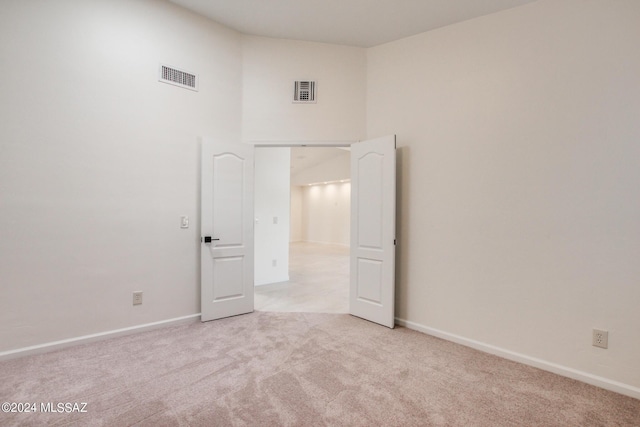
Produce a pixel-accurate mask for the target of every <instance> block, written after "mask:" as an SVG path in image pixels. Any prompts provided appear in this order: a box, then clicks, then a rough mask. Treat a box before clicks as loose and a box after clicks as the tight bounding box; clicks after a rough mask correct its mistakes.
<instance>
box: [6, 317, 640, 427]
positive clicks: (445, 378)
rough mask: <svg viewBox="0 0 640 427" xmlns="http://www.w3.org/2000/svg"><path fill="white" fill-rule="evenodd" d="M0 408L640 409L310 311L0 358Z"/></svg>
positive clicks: (525, 418)
mask: <svg viewBox="0 0 640 427" xmlns="http://www.w3.org/2000/svg"><path fill="white" fill-rule="evenodd" d="M0 401H2V402H21V403H26V402H31V403H36V404H37V409H38V411H40V410H41V407H40V403H47V402H50V403H52V406H53V407H54V408H57V405H56V404H57V403H71V404H73V403H82V402H86V403H87V405H86V408H85V409H86V413H42V412H38V413H20V414H18V413H0V425H1V426H12V425H29V426H30V425H34V426H36V425H37V426H40V425H49V426H63V425H64V426H66V425H78V426H92V425H100V426H130V425H140V426H147V425H148V426H174V425H179V426H217V425H238V426H263V425H264V426H279V425H291V426H293V425H295V426H320V425H335V426H338V425H340V426H341V425H360V426H414V425H415V426H418V425H424V426H430V425H433V426H639V425H640V400H636V399H633V398H630V397H625V396H622V395H619V394H616V393H612V392H609V391H606V390H603V389H599V388H597V387H593V386H590V385H587V384H583V383H580V382H577V381H573V380H570V379H567V378H564V377H560V376H557V375H554V374H551V373H548V372H544V371H541V370H538V369H535V368H531V367H528V366H524V365H520V364H518V363H514V362H510V361H507V360H504V359H500V358H498V357H495V356H492V355H488V354H485V353H481V352H478V351H475V350H472V349H469V348H466V347H463V346H460V345H457V344H454V343H450V342H447V341H443V340H440V339H437V338H433V337H430V336H428V335H424V334H421V333H418V332H414V331H411V330H408V329H404V328H396V329H395V330H390V329H387V328H384V327H381V326H378V325H374V324H371V323H369V322H367V321H364V320H360V319H357V318H354V317H351V316H349V315H343V314H318V313H313V314H311V313H268V312H255V313H253V314H249V315H245V316H238V317H233V318H229V319H223V320H219V321H214V322H209V323H206V324H201V323H192V324H188V325H183V326H177V327H171V328H165V329H158V330H155V331H150V332H144V333H139V334H136V335H130V336H126V337H120V338H114V339H110V340H105V341H100V342H97V343H92V344H87V345H82V346H76V347H72V348H68V349H64V350H60V351H56V352H51V353H47V354H42V355H36V356H27V357H23V358H20V359H14V360H8V361H4V362H0ZM45 407H46V405H45ZM63 408H64V406H63ZM69 408H73V406H69ZM78 409H81V407H78Z"/></svg>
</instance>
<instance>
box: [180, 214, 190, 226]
mask: <svg viewBox="0 0 640 427" xmlns="http://www.w3.org/2000/svg"><path fill="white" fill-rule="evenodd" d="M180 228H189V217H188V216H186V215H184V216H181V217H180Z"/></svg>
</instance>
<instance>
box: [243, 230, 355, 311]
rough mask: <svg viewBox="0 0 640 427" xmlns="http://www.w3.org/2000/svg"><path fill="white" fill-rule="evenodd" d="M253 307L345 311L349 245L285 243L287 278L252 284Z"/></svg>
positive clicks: (267, 309) (347, 309) (347, 307)
mask: <svg viewBox="0 0 640 427" xmlns="http://www.w3.org/2000/svg"><path fill="white" fill-rule="evenodd" d="M254 306H255V309H256V310H257V311H280V312H310V313H347V312H348V311H349V248H348V247H346V246H341V245H329V244H318V243H307V242H296V243H291V244H290V246H289V280H288V281H286V282H280V283H272V284H269V285H263V286H257V287H256V288H255V302H254Z"/></svg>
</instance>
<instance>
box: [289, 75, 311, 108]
mask: <svg viewBox="0 0 640 427" xmlns="http://www.w3.org/2000/svg"><path fill="white" fill-rule="evenodd" d="M293 102H295V103H299V104H315V102H316V82H312V81H308V80H307V81H297V82H296V84H295V89H294V92H293Z"/></svg>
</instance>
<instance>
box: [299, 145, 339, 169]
mask: <svg viewBox="0 0 640 427" xmlns="http://www.w3.org/2000/svg"><path fill="white" fill-rule="evenodd" d="M344 150H348V148H337V147H291V175H295V174H297V173H300V172H301V171H303V170H305V169H309V168H312V167H314V166H317V165H319V164H320V163H324V162H326V161H328V160H331V159H333V158H334V157H337V156H340V155H342V154H344V153H345V151H344Z"/></svg>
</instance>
